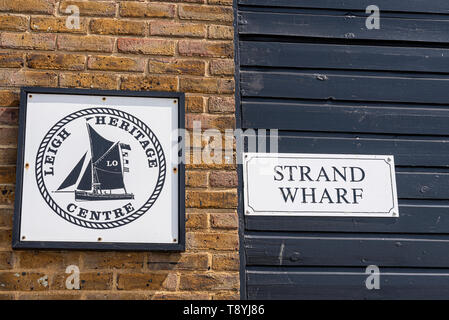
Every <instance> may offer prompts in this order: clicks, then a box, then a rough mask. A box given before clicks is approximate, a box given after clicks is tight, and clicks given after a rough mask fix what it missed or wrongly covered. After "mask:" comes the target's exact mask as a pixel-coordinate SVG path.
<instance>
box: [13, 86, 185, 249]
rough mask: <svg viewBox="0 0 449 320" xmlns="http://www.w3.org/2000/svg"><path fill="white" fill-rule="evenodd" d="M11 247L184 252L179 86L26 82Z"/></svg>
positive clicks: (22, 106) (22, 105) (23, 94)
mask: <svg viewBox="0 0 449 320" xmlns="http://www.w3.org/2000/svg"><path fill="white" fill-rule="evenodd" d="M20 112H21V115H20V136H19V152H18V163H17V189H16V203H15V217H14V218H15V221H14V235H13V246H14V247H15V248H78V249H83V248H86V249H123V250H127V249H132V250H139V249H140V250H151V249H154V250H159V249H160V250H170V249H173V250H182V249H183V248H184V190H183V186H184V167H183V165H182V164H181V163H179V161H178V144H177V142H178V134H179V133H178V130H177V129H178V128H183V126H184V96H183V94H180V93H154V92H121V91H92V90H78V89H47V88H24V89H22V95H21V110H20Z"/></svg>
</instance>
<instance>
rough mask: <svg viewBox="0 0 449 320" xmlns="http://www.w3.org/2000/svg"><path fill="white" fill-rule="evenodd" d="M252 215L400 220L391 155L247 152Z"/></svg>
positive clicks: (247, 190)
mask: <svg viewBox="0 0 449 320" xmlns="http://www.w3.org/2000/svg"><path fill="white" fill-rule="evenodd" d="M243 158H244V161H243V182H244V205H245V214H247V215H279V216H346V217H354V216H359V217H398V216H399V210H398V202H397V192H396V179H395V170H394V157H393V156H391V155H347V154H293V153H281V154H279V153H245V154H244V156H243Z"/></svg>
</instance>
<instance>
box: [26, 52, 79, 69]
mask: <svg viewBox="0 0 449 320" xmlns="http://www.w3.org/2000/svg"><path fill="white" fill-rule="evenodd" d="M85 63H86V57H85V56H84V55H77V54H63V53H58V54H53V53H29V54H28V55H27V65H28V67H29V68H32V69H52V70H83V69H84V64H85Z"/></svg>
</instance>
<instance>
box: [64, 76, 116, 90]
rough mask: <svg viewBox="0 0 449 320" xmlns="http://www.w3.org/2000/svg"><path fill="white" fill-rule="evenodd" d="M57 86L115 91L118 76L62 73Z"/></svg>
mask: <svg viewBox="0 0 449 320" xmlns="http://www.w3.org/2000/svg"><path fill="white" fill-rule="evenodd" d="M59 84H60V86H62V87H69V88H77V87H81V88H98V89H117V84H118V76H117V75H111V74H104V73H63V74H61V75H60V76H59Z"/></svg>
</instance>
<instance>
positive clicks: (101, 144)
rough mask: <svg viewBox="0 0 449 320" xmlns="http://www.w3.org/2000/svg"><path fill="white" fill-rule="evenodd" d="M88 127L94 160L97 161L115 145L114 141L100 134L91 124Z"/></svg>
mask: <svg viewBox="0 0 449 320" xmlns="http://www.w3.org/2000/svg"><path fill="white" fill-rule="evenodd" d="M87 127H88V129H89V138H90V146H91V148H90V149H91V152H92V162H93V163H95V162H97V161H98V159H100V158H101V157H102V156H103V155H104V154H105V153H106V152H107V151H108V150H109V149H110V148H111V147H112V146H113V145H114V142H112V141H109V140H107V139H105V138H103V137H102V136H100V134H99V133H98V132H97V131H95V130H94V128H92V127H91V125H90V124H88V125H87Z"/></svg>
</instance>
